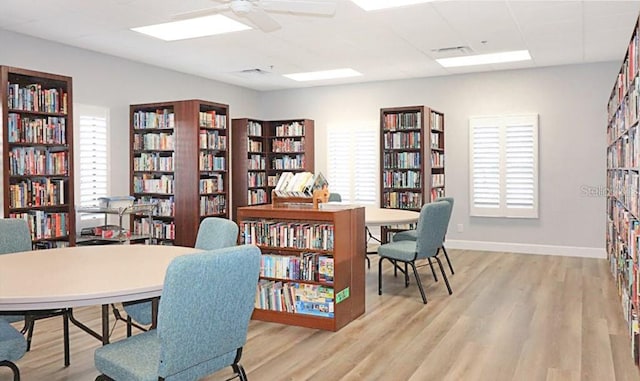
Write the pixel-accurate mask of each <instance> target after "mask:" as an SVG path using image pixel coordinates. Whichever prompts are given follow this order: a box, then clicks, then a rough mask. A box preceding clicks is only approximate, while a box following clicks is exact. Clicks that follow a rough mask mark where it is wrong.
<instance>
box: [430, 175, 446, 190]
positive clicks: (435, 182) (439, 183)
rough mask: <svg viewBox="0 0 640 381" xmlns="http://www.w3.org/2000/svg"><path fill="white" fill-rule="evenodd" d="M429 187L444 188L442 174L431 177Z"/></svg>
mask: <svg viewBox="0 0 640 381" xmlns="http://www.w3.org/2000/svg"><path fill="white" fill-rule="evenodd" d="M431 186H432V187H443V186H444V173H437V174H433V175H431Z"/></svg>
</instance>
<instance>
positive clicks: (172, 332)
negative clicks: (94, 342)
mask: <svg viewBox="0 0 640 381" xmlns="http://www.w3.org/2000/svg"><path fill="white" fill-rule="evenodd" d="M260 256H261V255H260V249H258V247H257V246H254V245H241V246H234V247H229V248H225V249H219V250H213V251H206V252H203V253H196V254H187V255H183V256H180V257H178V258H176V259H174V260H173V261H172V262H171V264H170V265H169V267H168V269H167V273H166V276H165V281H164V288H163V290H162V297H161V299H160V307H159V308H160V309H159V313H158V327H157V329H153V330H150V331H148V332H144V333H141V334H139V335H135V336H132V337H128V338H126V339H124V340H121V341H117V342H115V343H112V344H107V345H106V346H103V347H100V348H98V349H97V350H96V351H95V366H96V368H97V369H98V371H99V372H100V373H101V375H99V376H98V377H97V378H96V381H97V380H116V381H151V380H166V381H177V380H198V379H200V378H202V377H204V376H206V375H208V374H211V373H214V372H216V371H218V370H220V369H223V368H225V367H227V366H231V367H232V368H233V370H234V372H235V373H236V375H237V376H239V377H240V379H241V380H246V379H247V376H246V373H245V371H244V369H243V367H242V365H240V357H241V355H242V347H243V346H244V344H245V343H246V340H247V330H248V328H249V320H250V318H251V313H252V312H253V305H254V300H255V293H256V287H257V284H258V276H259V273H260Z"/></svg>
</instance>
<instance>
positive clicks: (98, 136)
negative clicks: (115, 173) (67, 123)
mask: <svg viewBox="0 0 640 381" xmlns="http://www.w3.org/2000/svg"><path fill="white" fill-rule="evenodd" d="M95 114H98V115H95ZM79 121H80V126H79V133H78V140H79V142H78V148H79V149H78V155H77V156H76V157H77V159H76V166H77V168H78V169H77V172H78V173H79V180H80V190H79V198H80V200H79V201H80V202H79V204H80V206H96V205H97V203H98V198H99V197H106V196H107V195H108V191H109V182H108V170H107V163H108V159H109V157H108V147H107V117H106V115H105V114H102V115H100V113H94V115H91V114H88V113H83V114H80V119H79ZM80 218H81V219H83V220H84V219H91V218H96V215H95V214H84V215H80Z"/></svg>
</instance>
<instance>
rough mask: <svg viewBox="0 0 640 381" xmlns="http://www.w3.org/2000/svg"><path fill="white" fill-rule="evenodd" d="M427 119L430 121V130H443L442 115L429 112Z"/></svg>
mask: <svg viewBox="0 0 640 381" xmlns="http://www.w3.org/2000/svg"><path fill="white" fill-rule="evenodd" d="M429 119H430V120H431V130H437V131H442V129H443V128H444V115H443V114H438V113H437V112H433V111H432V112H431V113H430V114H429Z"/></svg>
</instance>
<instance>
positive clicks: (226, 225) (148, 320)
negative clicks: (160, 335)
mask: <svg viewBox="0 0 640 381" xmlns="http://www.w3.org/2000/svg"><path fill="white" fill-rule="evenodd" d="M238 230H239V229H238V225H237V224H236V223H235V222H233V221H231V220H228V219H225V218H218V217H207V218H205V219H204V220H202V222H200V227H199V228H198V235H197V237H196V244H195V248H196V249H202V250H214V249H222V248H224V247H229V246H234V245H236V244H237V242H238ZM123 307H124V310H125V311H126V313H127V336H131V327H132V326H135V327H136V328H138V329H141V330H143V331H144V330H146V329H145V328H144V327H143V326H144V325H150V324H152V323H153V318H152V307H151V301H144V302H130V303H123Z"/></svg>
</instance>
